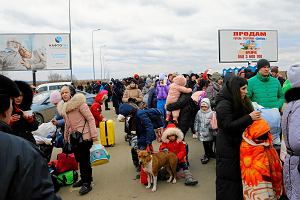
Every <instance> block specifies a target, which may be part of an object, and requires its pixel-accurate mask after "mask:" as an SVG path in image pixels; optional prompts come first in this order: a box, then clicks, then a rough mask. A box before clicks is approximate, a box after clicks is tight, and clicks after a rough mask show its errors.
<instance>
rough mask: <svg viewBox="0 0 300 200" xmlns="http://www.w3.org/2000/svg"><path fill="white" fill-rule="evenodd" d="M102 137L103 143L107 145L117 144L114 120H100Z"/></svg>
mask: <svg viewBox="0 0 300 200" xmlns="http://www.w3.org/2000/svg"><path fill="white" fill-rule="evenodd" d="M99 127H100V134H99V136H100V138H98V139H99V141H101V144H102V145H103V146H105V147H110V146H113V145H114V144H115V124H114V122H113V120H107V121H103V122H100V126H99Z"/></svg>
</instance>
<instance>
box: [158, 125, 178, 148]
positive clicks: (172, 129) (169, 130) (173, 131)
mask: <svg viewBox="0 0 300 200" xmlns="http://www.w3.org/2000/svg"><path fill="white" fill-rule="evenodd" d="M170 135H176V136H177V140H176V141H177V142H181V141H182V140H183V138H184V136H183V133H182V131H181V130H180V129H179V128H177V127H176V126H175V124H168V125H167V127H166V129H165V131H164V132H163V133H162V136H161V140H162V141H163V142H164V143H169V139H168V136H170Z"/></svg>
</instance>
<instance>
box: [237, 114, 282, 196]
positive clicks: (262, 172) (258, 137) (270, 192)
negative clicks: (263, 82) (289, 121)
mask: <svg viewBox="0 0 300 200" xmlns="http://www.w3.org/2000/svg"><path fill="white" fill-rule="evenodd" d="M240 167H241V174H242V181H243V196H244V199H253V198H254V197H255V199H279V198H280V196H281V194H282V188H283V187H282V186H283V184H282V182H283V179H282V166H281V161H280V159H279V157H278V154H277V152H276V149H275V148H274V147H273V146H272V134H271V133H270V127H269V125H268V122H267V121H265V120H263V119H261V120H257V121H254V122H253V124H252V125H250V126H248V128H247V129H246V130H245V132H244V133H243V140H242V143H241V147H240Z"/></svg>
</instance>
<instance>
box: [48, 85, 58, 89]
mask: <svg viewBox="0 0 300 200" xmlns="http://www.w3.org/2000/svg"><path fill="white" fill-rule="evenodd" d="M59 89H60V85H51V86H49V90H59Z"/></svg>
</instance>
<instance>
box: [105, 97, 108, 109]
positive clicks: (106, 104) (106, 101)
mask: <svg viewBox="0 0 300 200" xmlns="http://www.w3.org/2000/svg"><path fill="white" fill-rule="evenodd" d="M108 102H109V99H106V100H105V101H104V105H105V109H107V108H108Z"/></svg>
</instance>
